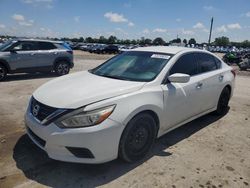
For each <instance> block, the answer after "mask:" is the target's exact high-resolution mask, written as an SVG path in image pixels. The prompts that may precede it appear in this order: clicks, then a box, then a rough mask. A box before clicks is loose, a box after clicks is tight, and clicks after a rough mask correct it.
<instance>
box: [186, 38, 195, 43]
mask: <svg viewBox="0 0 250 188" xmlns="http://www.w3.org/2000/svg"><path fill="white" fill-rule="evenodd" d="M188 44H196V40H195V39H194V38H191V39H190V40H189V41H188Z"/></svg>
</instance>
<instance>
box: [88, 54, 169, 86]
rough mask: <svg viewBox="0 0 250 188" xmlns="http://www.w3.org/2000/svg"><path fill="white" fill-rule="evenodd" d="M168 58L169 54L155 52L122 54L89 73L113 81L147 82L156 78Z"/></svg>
mask: <svg viewBox="0 0 250 188" xmlns="http://www.w3.org/2000/svg"><path fill="white" fill-rule="evenodd" d="M170 58H171V55H170V54H163V53H157V52H138V51H130V52H124V53H122V54H120V55H118V56H115V57H114V58H111V59H110V60H108V61H107V62H105V63H103V64H102V65H100V66H98V67H96V68H95V69H92V70H90V72H91V73H93V74H95V75H99V76H104V77H109V78H114V79H120V80H130V81H141V82H149V81H152V80H154V79H155V78H156V76H157V75H158V74H159V73H160V72H161V70H162V69H163V67H164V66H165V65H166V64H167V62H168V61H169V59H170Z"/></svg>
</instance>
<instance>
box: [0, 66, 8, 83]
mask: <svg viewBox="0 0 250 188" xmlns="http://www.w3.org/2000/svg"><path fill="white" fill-rule="evenodd" d="M6 75H7V70H6V68H5V67H4V66H3V65H0V81H2V80H4V79H5V78H6Z"/></svg>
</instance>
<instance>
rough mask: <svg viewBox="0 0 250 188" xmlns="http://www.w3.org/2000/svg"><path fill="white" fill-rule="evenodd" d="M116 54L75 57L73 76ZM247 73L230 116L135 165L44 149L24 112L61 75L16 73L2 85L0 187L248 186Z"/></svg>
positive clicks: (205, 121)
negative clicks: (76, 159)
mask: <svg viewBox="0 0 250 188" xmlns="http://www.w3.org/2000/svg"><path fill="white" fill-rule="evenodd" d="M109 57H110V56H109V55H105V56H103V55H91V54H87V53H82V52H76V53H75V63H76V66H75V68H74V69H73V70H72V72H74V71H79V70H86V69H89V68H91V67H95V66H96V65H98V64H100V63H101V62H103V61H104V60H105V59H107V58H109ZM239 74H240V75H241V74H244V75H250V74H248V73H241V72H239ZM240 75H238V76H237V78H236V89H235V93H234V96H233V98H232V100H231V102H230V110H229V112H228V113H227V114H226V115H225V116H223V117H216V116H213V115H206V116H204V117H201V118H199V119H197V120H195V121H192V122H190V123H188V124H186V125H184V126H182V127H180V128H178V129H176V130H174V131H172V132H170V133H168V134H167V135H165V136H163V137H162V138H160V139H159V140H158V141H157V143H156V144H155V147H154V149H153V151H152V152H151V153H150V154H149V156H148V157H147V159H145V160H143V161H141V162H138V163H136V164H125V163H123V162H121V161H119V160H115V161H112V162H109V163H106V164H102V165H84V164H72V163H64V162H59V161H55V160H51V159H49V158H48V157H47V156H46V154H45V153H44V152H43V151H41V150H40V149H38V148H37V147H36V146H35V145H34V144H33V143H32V142H31V141H30V140H29V138H28V137H27V136H26V135H25V132H24V121H23V115H24V113H25V110H26V106H27V103H28V100H29V97H30V95H31V94H32V92H33V91H34V90H35V89H36V88H37V87H39V86H40V85H41V84H43V83H45V82H47V81H48V80H51V79H53V78H54V76H53V75H41V74H35V75H14V76H10V77H9V78H8V80H7V81H6V82H1V83H0V96H1V97H0V169H1V170H0V187H1V188H3V187H43V186H49V187H97V186H103V187H115V188H116V187H237V188H238V187H243V188H244V187H249V186H250V86H249V83H250V77H248V76H240Z"/></svg>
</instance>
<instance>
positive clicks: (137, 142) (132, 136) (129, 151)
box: [119, 113, 157, 163]
mask: <svg viewBox="0 0 250 188" xmlns="http://www.w3.org/2000/svg"><path fill="white" fill-rule="evenodd" d="M156 133H157V127H156V122H155V120H154V118H153V117H152V116H151V115H149V114H147V113H142V114H138V115H137V116H135V117H134V118H133V119H132V120H130V122H129V123H128V124H127V126H126V128H125V130H124V131H123V134H122V137H121V140H120V144H119V158H120V159H122V160H124V161H125V162H129V163H132V162H135V161H138V160H140V159H142V158H143V157H145V156H146V154H147V153H148V152H149V150H150V149H151V147H152V146H153V144H154V141H155V138H156Z"/></svg>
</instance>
